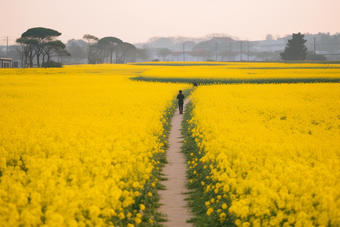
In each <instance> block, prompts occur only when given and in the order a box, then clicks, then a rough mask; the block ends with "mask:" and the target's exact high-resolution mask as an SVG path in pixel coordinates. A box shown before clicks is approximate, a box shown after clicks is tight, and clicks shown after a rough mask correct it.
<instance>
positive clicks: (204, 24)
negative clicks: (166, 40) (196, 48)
mask: <svg viewBox="0 0 340 227" xmlns="http://www.w3.org/2000/svg"><path fill="white" fill-rule="evenodd" d="M0 7H1V8H0V15H1V23H0V44H2V45H4V44H6V41H5V38H6V37H7V36H8V37H9V39H10V43H13V42H15V40H16V38H19V37H20V36H21V34H22V33H23V32H25V31H26V30H27V29H29V28H32V27H46V28H52V29H55V30H57V31H59V32H61V33H62V35H61V36H60V37H59V39H60V40H61V41H63V42H67V40H69V39H72V38H75V39H81V38H82V37H83V35H84V34H92V35H95V36H97V37H98V38H103V37H105V36H114V37H117V38H120V39H122V40H123V41H125V42H130V43H138V42H146V41H147V40H148V38H150V37H153V36H164V37H169V36H178V35H181V36H189V37H202V36H205V35H207V34H209V33H226V34H229V35H231V36H237V37H239V38H240V39H243V40H261V39H264V38H265V36H266V34H273V35H274V37H275V36H276V35H278V36H284V35H287V34H292V33H297V32H301V33H307V32H309V33H317V32H330V33H331V34H334V33H337V32H340V0H322V1H320V0H95V1H94V0H92V1H90V0H82V1H80V0H57V1H51V0H29V1H28V0H16V1H8V0H7V1H5V0H1V6H0Z"/></svg>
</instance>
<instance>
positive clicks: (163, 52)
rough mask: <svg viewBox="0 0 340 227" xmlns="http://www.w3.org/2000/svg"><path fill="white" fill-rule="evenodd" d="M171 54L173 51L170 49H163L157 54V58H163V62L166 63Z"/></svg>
mask: <svg viewBox="0 0 340 227" xmlns="http://www.w3.org/2000/svg"><path fill="white" fill-rule="evenodd" d="M170 54H171V50H169V49H168V48H161V49H159V50H158V52H157V56H158V57H161V58H162V61H165V59H166V57H167V56H169V55H170Z"/></svg>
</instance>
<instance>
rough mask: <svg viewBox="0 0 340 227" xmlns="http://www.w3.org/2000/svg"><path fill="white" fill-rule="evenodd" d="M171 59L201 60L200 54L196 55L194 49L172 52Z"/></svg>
mask: <svg viewBox="0 0 340 227" xmlns="http://www.w3.org/2000/svg"><path fill="white" fill-rule="evenodd" d="M170 61H199V58H198V56H195V54H194V53H193V52H192V51H187V52H184V53H183V52H180V51H178V52H171V55H170Z"/></svg>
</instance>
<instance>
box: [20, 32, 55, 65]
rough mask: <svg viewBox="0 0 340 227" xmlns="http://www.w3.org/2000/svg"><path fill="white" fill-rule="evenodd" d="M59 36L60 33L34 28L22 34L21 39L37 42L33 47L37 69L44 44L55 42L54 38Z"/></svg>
mask: <svg viewBox="0 0 340 227" xmlns="http://www.w3.org/2000/svg"><path fill="white" fill-rule="evenodd" d="M60 35H61V33H60V32H58V31H56V30H53V29H49V28H42V27H36V28H30V29H28V30H27V31H26V32H24V33H22V35H21V38H24V39H31V40H36V41H37V42H38V43H37V44H36V45H35V47H34V52H35V56H36V58H37V64H38V67H40V56H41V54H42V52H43V49H44V47H45V44H46V43H48V42H51V41H55V40H56V37H58V36H60ZM31 67H32V66H31Z"/></svg>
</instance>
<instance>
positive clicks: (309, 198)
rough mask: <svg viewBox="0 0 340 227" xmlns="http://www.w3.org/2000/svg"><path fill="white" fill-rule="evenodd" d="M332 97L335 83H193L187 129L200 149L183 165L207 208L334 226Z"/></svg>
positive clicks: (248, 217) (338, 144)
mask: <svg viewBox="0 0 340 227" xmlns="http://www.w3.org/2000/svg"><path fill="white" fill-rule="evenodd" d="M274 76H275V75H274ZM289 76H290V75H289ZM339 97H340V84H339V83H320V84H319V83H314V84H262V85H246V84H244V85H214V86H199V87H198V88H197V89H196V90H195V92H194V93H193V94H192V96H191V100H192V103H193V110H192V113H191V114H192V119H191V120H190V121H189V124H190V126H189V130H190V131H191V132H192V133H193V136H194V137H195V141H196V143H197V146H198V147H199V148H200V149H199V152H197V153H195V154H193V153H192V154H191V155H192V156H191V159H190V160H189V166H190V171H191V174H192V176H193V177H192V179H191V180H190V182H191V183H192V184H195V182H196V183H198V184H199V185H200V186H201V187H202V189H203V190H204V194H205V196H206V197H205V198H207V199H206V201H205V204H203V206H205V207H206V210H207V211H206V213H207V215H208V216H210V217H213V218H214V219H218V220H219V221H220V223H222V224H223V223H226V222H227V221H228V219H230V218H233V220H234V221H233V222H234V223H235V224H236V225H237V226H340V98H339ZM206 171H208V175H207V174H206V175H204V173H207V172H206ZM197 181H199V182H197ZM196 185H197V184H196Z"/></svg>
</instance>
